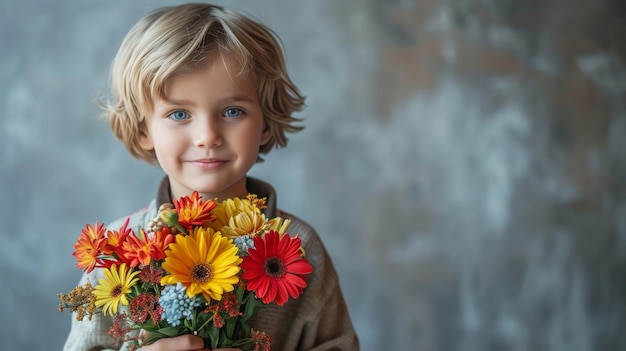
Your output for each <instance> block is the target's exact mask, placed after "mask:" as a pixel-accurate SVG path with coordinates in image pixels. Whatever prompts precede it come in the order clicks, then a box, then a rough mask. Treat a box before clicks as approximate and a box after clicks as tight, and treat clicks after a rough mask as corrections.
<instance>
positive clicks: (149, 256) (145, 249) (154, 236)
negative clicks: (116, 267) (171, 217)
mask: <svg viewBox="0 0 626 351" xmlns="http://www.w3.org/2000/svg"><path fill="white" fill-rule="evenodd" d="M175 237H176V236H175V235H173V234H171V233H170V229H169V228H168V227H164V228H163V229H162V230H159V231H157V232H155V233H146V232H145V231H144V230H143V229H140V230H139V235H130V236H128V237H127V238H126V241H124V243H123V244H122V245H123V251H124V255H125V257H124V258H125V260H126V261H128V262H129V266H130V267H137V266H138V265H139V264H142V265H148V264H150V261H152V260H154V261H160V260H162V259H164V258H165V249H167V247H168V246H169V245H170V243H172V242H173V241H174V239H175Z"/></svg>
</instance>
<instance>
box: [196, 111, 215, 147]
mask: <svg viewBox="0 0 626 351" xmlns="http://www.w3.org/2000/svg"><path fill="white" fill-rule="evenodd" d="M193 128H194V145H196V146H197V147H208V148H211V147H215V146H219V145H221V144H222V133H221V131H220V127H219V122H217V121H212V120H211V118H207V119H205V120H204V121H202V122H199V123H197V124H196V125H194V126H193Z"/></svg>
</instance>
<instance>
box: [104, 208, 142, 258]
mask: <svg viewBox="0 0 626 351" xmlns="http://www.w3.org/2000/svg"><path fill="white" fill-rule="evenodd" d="M129 221H130V217H129V218H126V221H124V224H122V226H121V227H120V229H119V230H113V231H111V230H109V231H107V235H106V237H107V243H106V245H105V247H104V249H103V250H102V252H103V254H105V255H109V256H110V259H107V260H105V261H104V267H105V268H110V267H111V265H113V264H118V265H119V264H120V263H130V262H128V260H127V259H126V253H125V251H124V247H123V243H124V241H126V239H127V238H128V236H131V235H132V236H134V235H135V233H134V232H133V230H132V229H130V228H127V227H128V222H129Z"/></svg>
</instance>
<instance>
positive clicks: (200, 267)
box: [191, 263, 213, 283]
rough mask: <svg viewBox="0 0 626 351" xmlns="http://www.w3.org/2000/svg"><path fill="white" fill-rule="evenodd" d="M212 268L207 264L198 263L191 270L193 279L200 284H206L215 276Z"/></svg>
mask: <svg viewBox="0 0 626 351" xmlns="http://www.w3.org/2000/svg"><path fill="white" fill-rule="evenodd" d="M212 273H213V271H212V270H211V266H210V265H208V264H206V263H198V264H196V265H195V266H193V267H192V268H191V279H193V280H194V281H195V282H198V283H206V282H208V281H209V280H211V277H212V276H213V274H212Z"/></svg>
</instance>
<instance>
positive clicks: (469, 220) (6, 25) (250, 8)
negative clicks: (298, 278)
mask: <svg viewBox="0 0 626 351" xmlns="http://www.w3.org/2000/svg"><path fill="white" fill-rule="evenodd" d="M175 3H178V2H177V1H169V2H168V1H162V0H133V1H129V0H107V1H86V0H57V1H49V0H20V1H18V0H2V2H1V3H0V4H1V5H0V19H1V21H0V50H1V54H0V128H1V129H0V140H1V141H0V142H1V144H0V145H1V152H0V155H1V156H0V157H1V158H0V161H1V164H2V168H1V170H0V181H1V188H0V228H1V229H0V233H1V235H2V236H1V239H2V242H1V243H0V277H1V283H0V307H1V310H0V318H1V319H0V320H1V325H0V350H3V351H5V350H29V351H30V350H59V349H60V348H61V346H62V344H63V341H64V338H65V336H66V334H67V332H68V328H69V323H70V320H69V318H70V317H69V315H66V314H60V313H58V312H57V310H56V309H57V297H56V294H57V293H59V292H64V291H69V290H70V289H71V288H73V286H74V285H75V284H76V282H77V280H78V278H79V276H80V272H79V271H78V269H76V268H75V267H74V261H73V258H72V256H71V253H72V250H73V248H72V245H73V243H74V240H75V239H76V237H77V235H78V233H79V232H80V230H81V229H82V228H83V226H84V225H85V224H87V223H93V222H94V221H96V220H98V221H104V222H109V221H111V220H113V219H114V218H117V217H119V216H122V215H125V214H127V213H129V212H131V211H133V210H136V209H138V208H140V207H143V206H145V205H146V204H147V203H148V201H149V200H150V198H151V197H152V195H153V192H154V188H155V186H156V184H157V182H158V180H159V178H160V177H161V172H160V170H159V169H157V168H154V167H151V166H148V165H146V164H143V163H142V162H140V161H137V160H134V159H132V158H131V157H130V156H129V155H128V154H127V153H126V152H125V150H124V148H123V147H122V145H121V144H119V143H118V142H117V141H116V140H115V139H114V138H113V136H112V135H111V133H110V132H109V130H108V127H107V126H106V124H105V123H104V122H103V121H101V120H98V119H97V118H96V116H97V114H98V112H99V111H98V109H97V105H96V97H97V96H99V95H100V94H104V93H106V92H107V86H108V68H109V63H110V61H111V59H112V58H113V55H114V53H115V50H116V48H117V46H118V44H119V43H120V41H121V39H122V37H123V35H124V34H125V33H126V32H127V30H128V29H129V28H130V27H131V25H132V24H133V23H134V22H135V21H136V20H137V19H138V18H139V17H140V16H141V15H143V14H145V13H146V12H147V11H148V10H151V9H153V8H155V7H157V6H161V5H166V4H175ZM220 3H222V4H228V5H231V6H233V7H236V8H240V9H243V10H245V11H246V12H248V13H250V14H252V15H253V16H255V17H257V18H258V19H260V20H262V21H263V22H265V23H266V24H268V25H269V26H270V27H272V28H274V29H275V30H276V32H277V33H278V34H279V35H280V36H281V37H282V39H283V41H284V44H285V46H286V51H287V59H288V66H289V69H290V71H291V73H292V75H293V78H294V80H295V82H296V83H297V84H298V85H299V87H300V88H301V90H302V92H303V93H304V94H305V95H306V96H307V97H308V108H307V109H306V110H305V111H303V112H302V113H301V115H300V117H302V118H304V119H305V120H306V122H305V124H306V127H307V129H305V131H303V132H302V133H299V134H296V135H294V136H293V137H292V138H291V144H290V145H289V147H288V148H286V149H282V150H278V151H276V152H273V153H272V154H270V155H269V157H267V161H266V162H265V163H264V164H261V165H258V167H257V166H255V169H254V170H253V172H252V173H253V174H254V175H256V176H259V177H261V178H264V179H266V180H268V181H270V182H272V183H273V184H274V185H275V186H276V188H277V190H278V192H279V205H280V206H281V207H282V208H284V209H286V210H288V211H290V212H293V213H295V214H297V215H300V216H301V217H303V218H304V219H306V220H307V221H309V222H311V223H312V224H314V226H315V227H316V228H317V229H318V230H319V232H320V234H321V236H322V237H323V239H324V241H325V243H326V245H327V247H328V249H329V251H330V253H331V255H332V258H333V259H334V262H335V265H336V267H337V269H338V271H339V274H340V278H341V282H342V284H343V288H344V293H345V296H346V298H347V300H348V304H349V307H350V310H351V315H352V318H353V321H354V324H355V326H356V329H357V331H358V333H359V335H360V338H361V342H362V346H363V347H362V349H363V350H372V351H373V350H379V349H382V350H419V351H435V350H442V351H490V350H493V351H502V350H513V351H518V350H519V351H522V350H533V351H542V350H563V351H587V350H588V351H591V350H594V351H596V350H607V351H616V350H626V336H625V335H626V315H625V312H626V302H625V298H626V271H625V269H624V267H625V264H626V200H625V197H624V195H625V192H626V186H625V179H626V159H625V157H626V99H625V97H626V68H625V67H626V66H625V57H626V40H625V39H624V38H626V21H625V20H624V19H625V18H626V2H624V1H623V0H613V1H577V0H546V1H524V0H505V1H496V0H458V1H454V0H424V1H409V0H386V1H383V0H378V1H376V0H360V1H357V0H354V1H335V0H317V1H293V0H271V1H270V0H267V1H220Z"/></svg>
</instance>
